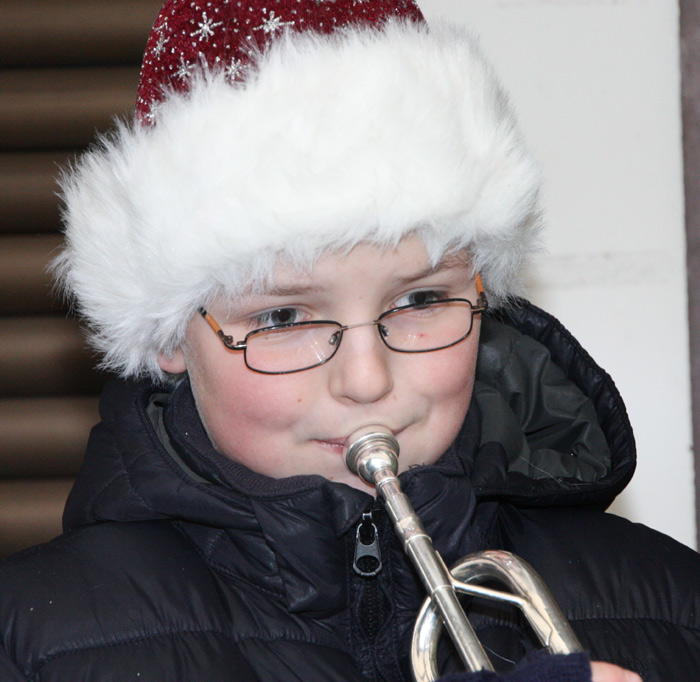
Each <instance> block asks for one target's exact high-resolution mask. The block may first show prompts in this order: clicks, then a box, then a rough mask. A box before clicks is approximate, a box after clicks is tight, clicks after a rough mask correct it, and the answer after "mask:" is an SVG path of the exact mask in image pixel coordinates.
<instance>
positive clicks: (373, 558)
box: [352, 500, 382, 578]
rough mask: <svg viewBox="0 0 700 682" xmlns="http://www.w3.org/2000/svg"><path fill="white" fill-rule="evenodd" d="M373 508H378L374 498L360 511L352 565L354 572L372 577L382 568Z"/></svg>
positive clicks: (365, 576) (364, 576)
mask: <svg viewBox="0 0 700 682" xmlns="http://www.w3.org/2000/svg"><path fill="white" fill-rule="evenodd" d="M375 510H378V507H377V501H376V500H375V502H373V503H372V505H370V507H368V508H367V509H366V510H365V511H364V512H363V513H362V520H361V521H360V522H359V523H358V525H357V530H356V531H355V554H354V557H353V562H352V567H353V569H354V571H355V573H357V574H358V575H361V576H362V577H363V578H372V577H374V576H375V575H377V574H378V573H379V571H381V570H382V554H381V551H380V549H379V531H378V530H377V524H376V523H375V517H374V514H375Z"/></svg>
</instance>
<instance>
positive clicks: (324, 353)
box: [198, 275, 488, 374]
mask: <svg viewBox="0 0 700 682" xmlns="http://www.w3.org/2000/svg"><path fill="white" fill-rule="evenodd" d="M476 286H477V293H478V296H479V303H478V305H473V304H472V303H471V302H470V301H468V300H467V299H466V298H446V299H440V300H436V301H430V302H428V303H418V304H411V305H404V306H401V307H399V308H392V309H391V310H387V311H386V312H385V313H382V314H381V315H380V316H379V317H378V318H377V319H376V320H373V321H372V322H361V323H360V324H352V325H342V324H340V323H339V322H334V321H332V320H314V321H311V322H293V323H290V324H279V325H274V326H271V327H263V328H262V329H255V330H254V331H252V332H249V333H248V334H246V335H245V337H244V339H243V340H242V341H234V340H233V336H230V335H228V334H225V333H224V331H223V330H222V329H221V327H220V326H219V324H218V323H217V322H216V320H215V319H214V318H213V317H212V316H211V315H210V314H209V313H208V312H207V311H206V310H205V309H204V308H199V310H198V312H199V313H200V314H201V315H202V317H203V318H204V319H205V320H206V322H207V324H208V325H209V326H210V327H211V328H212V329H213V330H214V332H216V334H217V336H218V337H219V338H220V339H221V342H222V343H223V344H224V346H226V348H228V349H229V350H235V351H243V357H244V360H245V364H246V366H247V367H248V368H249V369H251V370H253V371H254V372H259V373H260V374H292V373H293V372H303V371H304V370H306V369H311V368H313V367H318V366H319V365H323V364H324V363H326V362H328V361H329V360H330V359H331V358H332V357H333V356H334V355H335V354H336V353H337V352H338V348H340V342H341V341H342V340H343V333H344V332H346V331H348V330H349V329H357V328H358V327H367V326H371V325H376V327H377V331H378V332H379V338H380V339H381V340H382V341H383V342H384V345H385V346H386V347H387V348H390V349H391V350H393V351H396V352H397V353H428V352H430V351H435V350H442V349H443V348H450V347H451V346H454V345H456V344H458V343H459V342H460V341H462V340H464V339H466V338H467V336H469V334H470V333H471V331H472V326H473V322H474V315H476V314H478V313H483V312H485V311H486V310H487V309H488V302H487V300H486V294H485V292H484V289H483V286H482V284H481V278H480V277H479V276H478V275H477V278H476Z"/></svg>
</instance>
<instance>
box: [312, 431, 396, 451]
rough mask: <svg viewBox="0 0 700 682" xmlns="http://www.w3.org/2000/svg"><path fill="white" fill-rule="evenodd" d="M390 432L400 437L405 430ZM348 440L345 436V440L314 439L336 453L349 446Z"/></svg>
mask: <svg viewBox="0 0 700 682" xmlns="http://www.w3.org/2000/svg"><path fill="white" fill-rule="evenodd" d="M390 430H391V432H392V433H393V434H394V436H398V435H399V434H400V433H401V432H402V431H403V430H404V429H398V430H394V429H390ZM348 438H349V436H345V437H344V438H314V442H315V443H319V444H320V445H323V446H324V447H327V448H329V449H332V450H333V451H334V452H335V451H337V452H342V451H343V448H344V447H345V446H346V445H347V442H348Z"/></svg>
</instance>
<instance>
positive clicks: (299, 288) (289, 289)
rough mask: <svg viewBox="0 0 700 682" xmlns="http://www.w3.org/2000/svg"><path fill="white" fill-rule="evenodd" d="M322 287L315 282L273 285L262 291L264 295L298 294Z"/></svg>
mask: <svg viewBox="0 0 700 682" xmlns="http://www.w3.org/2000/svg"><path fill="white" fill-rule="evenodd" d="M321 289H322V287H319V286H315V285H313V284H308V285H303V284H302V285H272V286H270V287H265V288H264V289H262V291H260V294H261V295H262V296H298V295H300V294H309V293H315V292H317V291H320V290H321Z"/></svg>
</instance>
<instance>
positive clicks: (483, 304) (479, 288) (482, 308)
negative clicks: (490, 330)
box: [472, 272, 489, 313]
mask: <svg viewBox="0 0 700 682" xmlns="http://www.w3.org/2000/svg"><path fill="white" fill-rule="evenodd" d="M474 284H476V293H477V296H478V297H479V304H478V305H476V306H474V307H473V308H472V312H473V313H485V312H486V311H487V310H488V309H489V302H488V301H487V300H486V291H484V283H483V282H482V281H481V273H480V272H477V273H476V277H475V278H474Z"/></svg>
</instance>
